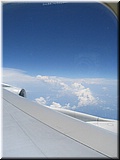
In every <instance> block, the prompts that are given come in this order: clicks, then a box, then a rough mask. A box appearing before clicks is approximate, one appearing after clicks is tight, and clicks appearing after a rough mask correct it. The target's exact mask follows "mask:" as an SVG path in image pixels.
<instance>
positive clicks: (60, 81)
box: [3, 68, 117, 109]
mask: <svg viewBox="0 0 120 160" xmlns="http://www.w3.org/2000/svg"><path fill="white" fill-rule="evenodd" d="M3 82H4V83H8V84H10V85H15V86H16V87H24V88H25V89H26V88H27V89H29V91H31V92H32V93H35V92H36V93H37V92H38V94H36V97H35V98H34V99H35V100H36V101H37V102H38V103H40V104H43V105H46V104H48V102H49V105H50V106H51V107H53V106H54V107H62V108H68V109H75V108H79V107H82V106H90V105H97V104H99V102H101V103H102V101H103V102H104V100H103V99H101V100H100V99H99V94H97V95H96V96H95V94H94V95H93V92H92V89H91V88H92V86H99V85H100V84H101V86H104V87H103V88H102V89H103V90H106V89H108V87H109V85H108V84H110V85H111V83H112V84H117V81H116V80H108V79H99V78H96V79H95V78H91V79H90V78H87V79H70V78H64V77H56V76H42V75H37V76H35V77H32V76H30V75H27V74H26V72H24V71H22V70H18V69H12V68H4V69H3ZM110 82H111V83H110ZM37 97H39V98H37ZM43 97H49V98H46V99H45V98H43ZM69 97H70V98H69ZM72 97H74V101H73V102H72V100H73V99H72ZM102 97H103V96H102ZM62 100H64V105H63V106H61V104H63V103H61V101H62ZM106 101H107V100H106ZM58 102H59V103H58ZM74 102H75V104H74ZM70 104H73V105H72V106H71V105H70Z"/></svg>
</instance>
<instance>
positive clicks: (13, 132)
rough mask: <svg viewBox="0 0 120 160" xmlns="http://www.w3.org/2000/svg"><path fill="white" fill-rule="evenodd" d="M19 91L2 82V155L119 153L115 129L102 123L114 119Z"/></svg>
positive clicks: (113, 155)
mask: <svg viewBox="0 0 120 160" xmlns="http://www.w3.org/2000/svg"><path fill="white" fill-rule="evenodd" d="M12 90H13V92H14V93H13V92H12ZM22 91H23V94H22V95H21V96H20V92H21V90H19V89H18V92H17V90H16V92H15V89H14V88H12V87H11V86H9V85H3V95H2V97H3V107H2V109H3V126H2V128H3V148H2V150H3V158H8V157H12V158H13V157H16V158H18V157H19V158H20V157H21V158H23V157H29V158H31V157H38V158H48V157H52V158H54V157H67V158H71V157H74V158H76V157H78V158H96V157H97V158H116V157H118V144H117V140H118V137H117V130H116V129H115V132H114V129H113V130H111V129H109V127H105V126H106V124H108V123H109V124H110V125H109V126H113V128H115V127H116V126H117V121H114V120H107V119H102V118H96V117H94V116H90V115H86V114H82V113H80V115H77V114H76V115H75V114H73V112H70V114H68V113H69V112H67V111H66V112H67V113H65V111H64V110H63V111H62V110H61V111H60V110H59V111H58V110H55V109H50V108H48V107H45V106H42V105H40V104H37V103H35V102H31V101H30V100H28V99H27V98H25V96H26V93H25V90H22ZM15 93H17V94H15ZM73 115H74V116H73ZM78 117H79V118H78ZM80 117H81V118H80ZM98 119H99V121H98ZM101 123H103V124H101ZM98 124H99V125H98ZM101 126H102V127H101Z"/></svg>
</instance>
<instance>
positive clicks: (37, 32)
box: [3, 3, 118, 119]
mask: <svg viewBox="0 0 120 160" xmlns="http://www.w3.org/2000/svg"><path fill="white" fill-rule="evenodd" d="M117 27H118V25H117V19H116V17H115V15H113V13H112V12H111V11H109V10H108V9H107V8H105V6H103V5H101V4H99V3H59V4H57V3H56V4H54V3H53V4H52V3H51V4H48V3H31V4H30V3H9V4H5V5H4V6H3V82H5V83H8V84H11V85H13V86H16V87H21V88H25V89H26V91H27V97H28V98H29V99H31V100H33V101H35V102H37V103H40V104H43V105H47V106H49V107H58V108H60V107H62V108H66V109H71V110H76V111H80V112H84V113H88V114H92V115H97V116H100V117H105V118H113V119H117V113H118V106H117V100H118V96H117V87H118V86H117V73H118V55H117V52H118V42H117V41H118V28H117Z"/></svg>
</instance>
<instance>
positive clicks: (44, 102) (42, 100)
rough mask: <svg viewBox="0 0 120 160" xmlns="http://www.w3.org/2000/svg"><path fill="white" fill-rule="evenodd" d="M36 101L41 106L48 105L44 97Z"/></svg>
mask: <svg viewBox="0 0 120 160" xmlns="http://www.w3.org/2000/svg"><path fill="white" fill-rule="evenodd" d="M35 101H36V102H37V103H39V104H42V105H46V100H45V98H43V97H40V98H36V99H35Z"/></svg>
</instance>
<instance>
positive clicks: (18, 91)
mask: <svg viewBox="0 0 120 160" xmlns="http://www.w3.org/2000/svg"><path fill="white" fill-rule="evenodd" d="M2 86H3V88H5V89H7V90H8V91H10V92H13V93H15V94H17V95H19V96H22V97H26V91H25V89H21V88H18V87H13V86H11V85H8V84H5V83H3V84H2Z"/></svg>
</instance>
